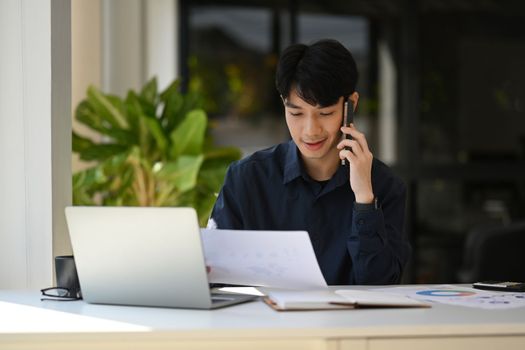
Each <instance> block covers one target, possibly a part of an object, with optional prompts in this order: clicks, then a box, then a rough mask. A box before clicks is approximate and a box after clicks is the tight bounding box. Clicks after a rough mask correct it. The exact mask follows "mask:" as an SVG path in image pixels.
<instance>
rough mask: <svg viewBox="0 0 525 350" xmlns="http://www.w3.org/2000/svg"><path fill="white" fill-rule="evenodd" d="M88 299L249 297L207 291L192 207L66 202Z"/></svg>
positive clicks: (155, 302) (168, 302)
mask: <svg viewBox="0 0 525 350" xmlns="http://www.w3.org/2000/svg"><path fill="white" fill-rule="evenodd" d="M65 212H66V219H67V225H68V228H69V234H70V237H71V244H72V247H73V254H74V257H75V263H76V267H77V271H78V277H79V281H80V288H81V291H82V297H83V298H84V300H86V301H87V302H88V303H97V304H120V305H136V306H156V307H176V308H196V309H214V308H219V307H224V306H229V305H234V304H238V303H241V302H246V301H249V300H253V299H255V298H256V297H254V296H247V295H236V294H212V293H211V291H210V288H209V284H208V276H207V273H206V265H205V261H204V255H203V249H202V243H201V236H200V228H199V224H198V220H197V213H196V211H195V210H194V209H193V208H167V207H163V208H154V207H147V208H145V207H67V208H66V210H65Z"/></svg>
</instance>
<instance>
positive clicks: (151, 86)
mask: <svg viewBox="0 0 525 350" xmlns="http://www.w3.org/2000/svg"><path fill="white" fill-rule="evenodd" d="M140 97H141V98H142V99H144V101H146V102H148V103H149V104H150V105H153V106H155V105H156V104H157V78H156V77H153V78H152V79H151V80H150V81H148V82H147V83H146V85H144V87H143V88H142V91H141V92H140Z"/></svg>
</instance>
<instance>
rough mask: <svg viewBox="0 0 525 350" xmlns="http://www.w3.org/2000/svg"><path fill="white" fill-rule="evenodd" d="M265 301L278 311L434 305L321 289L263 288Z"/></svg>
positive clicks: (391, 296)
mask: <svg viewBox="0 0 525 350" xmlns="http://www.w3.org/2000/svg"><path fill="white" fill-rule="evenodd" d="M261 291H262V292H263V293H265V294H266V295H267V296H266V299H265V302H266V303H267V304H268V305H270V306H271V307H272V308H273V309H275V310H278V311H286V310H290V311H292V310H331V309H354V308H362V307H364V308H366V307H430V304H427V303H424V302H422V301H419V300H415V299H411V298H409V297H406V296H403V295H399V294H388V293H383V292H374V291H370V290H355V289H339V290H335V291H334V290H330V289H327V288H325V289H319V290H295V291H292V290H276V289H270V288H263V289H262V290H261Z"/></svg>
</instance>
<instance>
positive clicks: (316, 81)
mask: <svg viewBox="0 0 525 350" xmlns="http://www.w3.org/2000/svg"><path fill="white" fill-rule="evenodd" d="M356 83H357V68H356V64H355V61H354V59H353V57H352V55H351V54H350V52H349V51H348V50H347V49H346V48H345V47H344V46H342V45H341V44H340V43H339V42H337V41H334V40H321V41H318V42H316V43H314V44H312V45H309V46H307V45H303V44H296V45H292V46H290V47H288V48H287V49H286V50H285V51H284V52H283V54H282V56H281V58H280V60H279V64H278V66H277V74H276V86H277V90H278V92H279V93H280V95H281V98H282V100H283V104H284V109H285V116H286V123H287V125H288V129H289V131H290V134H291V136H292V140H291V141H289V142H286V143H282V144H279V145H276V146H274V147H272V148H269V149H266V150H262V151H259V152H256V153H254V154H253V155H251V156H249V157H247V158H244V159H242V160H240V161H238V162H235V163H233V164H231V165H230V167H229V169H228V172H227V174H226V178H225V181H224V185H223V187H222V189H221V192H220V194H219V197H218V198H217V202H216V203H215V206H214V208H213V211H212V214H211V218H210V222H209V227H214V228H219V229H246V230H248V229H249V230H305V231H307V232H308V233H309V235H310V239H311V241H312V245H313V248H314V251H315V254H316V257H317V260H318V262H319V265H320V267H321V271H322V272H323V275H324V277H325V279H326V282H327V283H328V284H330V285H346V284H391V283H399V281H400V278H401V274H402V270H403V267H404V265H405V263H406V262H407V260H408V256H409V253H410V246H409V244H408V242H407V241H406V240H405V239H404V238H403V224H404V210H405V196H406V189H405V186H404V184H403V183H402V181H401V180H400V179H398V178H397V177H396V176H394V174H393V173H392V172H391V170H390V169H389V168H388V167H387V166H386V165H385V164H383V163H382V162H380V161H379V160H377V159H375V158H374V157H373V156H372V153H371V152H370V150H369V148H368V145H367V141H366V138H365V136H364V135H363V134H362V133H361V132H359V130H358V129H356V127H355V126H354V125H353V124H352V125H350V126H349V127H342V123H343V105H344V101H345V99H346V98H347V97H348V98H349V101H351V105H350V107H349V108H352V107H353V108H354V109H355V108H356V107H357V104H358V101H359V95H358V93H357V92H356V91H355V86H356ZM352 105H353V106H352ZM343 134H348V135H350V136H351V137H352V139H351V140H350V139H346V138H344V137H343V136H344V135H343ZM343 159H344V160H345V163H346V165H342V164H341V163H342V162H341V160H343Z"/></svg>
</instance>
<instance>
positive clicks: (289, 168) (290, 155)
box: [283, 140, 349, 192]
mask: <svg viewBox="0 0 525 350" xmlns="http://www.w3.org/2000/svg"><path fill="white" fill-rule="evenodd" d="M346 164H347V165H344V166H340V167H339V168H338V169H337V171H336V172H335V174H334V175H333V176H332V178H331V179H330V182H329V183H328V185H327V186H326V188H325V190H324V191H323V192H329V191H331V190H333V189H334V188H337V187H339V186H341V185H344V184H345V183H347V182H348V176H349V175H348V171H349V170H348V162H346ZM299 176H302V177H303V178H305V179H309V178H310V176H309V175H308V174H307V173H306V171H305V170H304V167H303V164H302V163H301V159H300V158H299V149H297V145H296V144H295V142H293V140H290V141H288V149H287V151H286V156H285V164H284V177H283V184H285V185H286V184H287V183H289V182H290V181H292V180H294V179H296V178H298V177H299Z"/></svg>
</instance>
